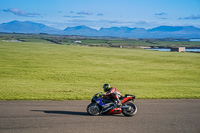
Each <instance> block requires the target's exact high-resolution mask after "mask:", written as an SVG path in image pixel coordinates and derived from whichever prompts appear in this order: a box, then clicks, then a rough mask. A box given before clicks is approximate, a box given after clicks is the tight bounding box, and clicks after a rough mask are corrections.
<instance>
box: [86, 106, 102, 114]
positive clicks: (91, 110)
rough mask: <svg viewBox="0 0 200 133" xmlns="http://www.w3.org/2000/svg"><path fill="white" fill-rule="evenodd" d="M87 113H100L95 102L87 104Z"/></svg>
mask: <svg viewBox="0 0 200 133" xmlns="http://www.w3.org/2000/svg"><path fill="white" fill-rule="evenodd" d="M87 113H88V114H90V115H99V114H100V108H99V106H98V105H96V104H95V103H90V104H89V105H88V106H87Z"/></svg>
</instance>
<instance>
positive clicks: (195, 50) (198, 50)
mask: <svg viewBox="0 0 200 133" xmlns="http://www.w3.org/2000/svg"><path fill="white" fill-rule="evenodd" d="M148 50H156V51H171V49H167V48H166V49H164V48H150V49H148ZM185 51H186V52H200V49H185Z"/></svg>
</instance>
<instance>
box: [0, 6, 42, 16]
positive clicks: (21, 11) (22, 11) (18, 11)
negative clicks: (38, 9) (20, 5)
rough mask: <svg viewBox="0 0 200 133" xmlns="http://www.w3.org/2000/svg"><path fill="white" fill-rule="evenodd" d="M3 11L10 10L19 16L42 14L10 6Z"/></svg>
mask: <svg viewBox="0 0 200 133" xmlns="http://www.w3.org/2000/svg"><path fill="white" fill-rule="evenodd" d="M2 11H4V12H10V13H13V14H15V15H17V16H23V17H37V16H40V15H41V14H39V13H27V12H25V11H24V10H21V9H17V8H10V9H6V10H2Z"/></svg>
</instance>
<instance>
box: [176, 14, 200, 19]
mask: <svg viewBox="0 0 200 133" xmlns="http://www.w3.org/2000/svg"><path fill="white" fill-rule="evenodd" d="M179 19H200V15H191V16H188V17H184V18H179Z"/></svg>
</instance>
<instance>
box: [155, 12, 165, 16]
mask: <svg viewBox="0 0 200 133" xmlns="http://www.w3.org/2000/svg"><path fill="white" fill-rule="evenodd" d="M154 15H157V16H163V15H167V13H165V12H161V13H155V14H154Z"/></svg>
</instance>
